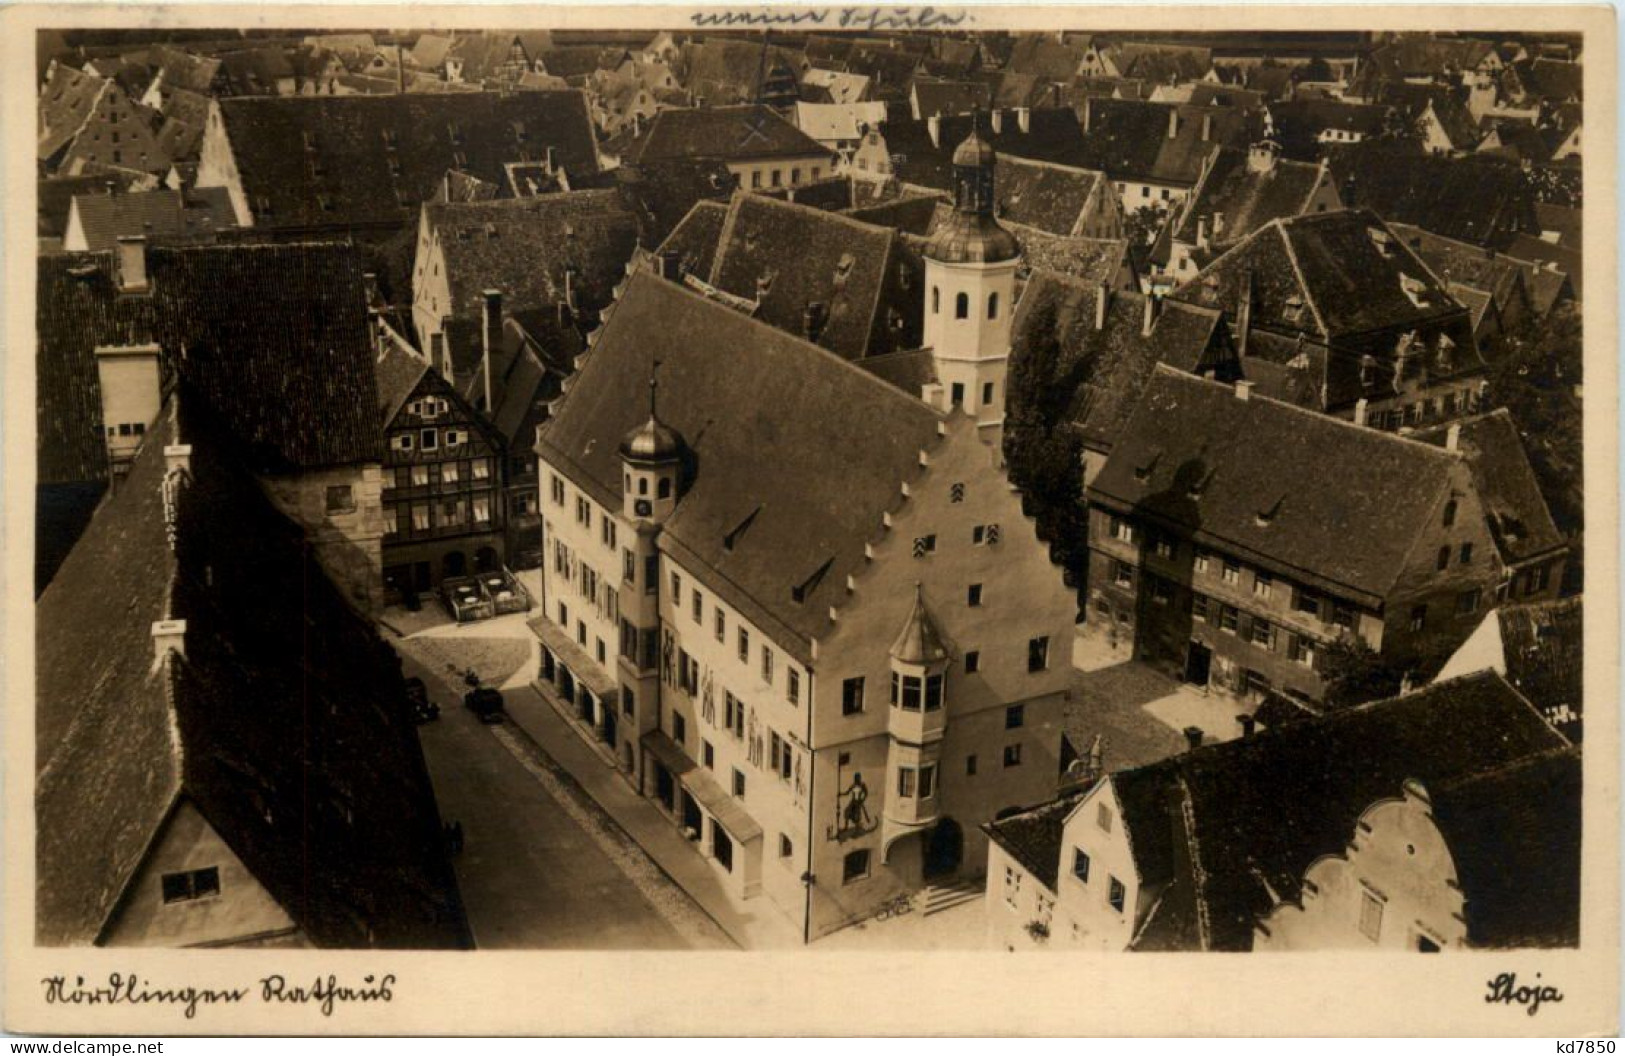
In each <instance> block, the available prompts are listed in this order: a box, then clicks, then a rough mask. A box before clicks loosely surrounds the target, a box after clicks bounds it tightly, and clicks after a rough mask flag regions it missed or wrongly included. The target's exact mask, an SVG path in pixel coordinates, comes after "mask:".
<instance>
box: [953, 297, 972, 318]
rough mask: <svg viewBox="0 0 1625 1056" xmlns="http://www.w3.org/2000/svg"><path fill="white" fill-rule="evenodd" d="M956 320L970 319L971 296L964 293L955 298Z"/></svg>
mask: <svg viewBox="0 0 1625 1056" xmlns="http://www.w3.org/2000/svg"><path fill="white" fill-rule="evenodd" d="M954 318H955V319H969V318H970V294H968V293H962V294H960V295H959V296H958V297H955V298H954Z"/></svg>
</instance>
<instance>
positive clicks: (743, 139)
mask: <svg viewBox="0 0 1625 1056" xmlns="http://www.w3.org/2000/svg"><path fill="white" fill-rule="evenodd" d="M828 154H829V151H828V149H827V148H826V147H824V146H822V145H821V144H819V142H818V141H817V140H815V139H813V138H811V137H810V136H808V135H807V134H806V133H805V132H802V131H801V130H800V129H799V128H797V127H796V126H795V125H792V124H791V123H790V122H789V121H786V120H785V119H784V118H782V117H780V116H779V115H778V114H777V113H775V112H774V111H773V110H772V108H770V107H766V106H761V105H758V104H747V105H743V106H716V107H708V108H705V109H700V110H692V109H688V110H662V111H660V112H659V113H657V114H655V117H654V121H653V122H652V123H651V124H650V125H649V131H648V132H647V133H646V134H645V135H644V137H643V139H642V140H641V142H640V144H639V146H638V147H637V148H636V150H635V152H634V155H633V157H632V159H631V160H632V161H633V162H634V163H644V162H650V161H657V160H661V159H665V158H678V157H682V158H719V159H724V160H734V159H741V160H742V159H746V158H779V157H782V158H800V157H809V156H810V157H814V158H817V157H823V156H826V155H828Z"/></svg>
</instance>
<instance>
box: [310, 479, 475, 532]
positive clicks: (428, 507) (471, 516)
mask: <svg viewBox="0 0 1625 1056" xmlns="http://www.w3.org/2000/svg"><path fill="white" fill-rule="evenodd" d="M342 486H343V487H348V485H342ZM334 490H336V489H333V488H329V489H328V492H329V499H328V512H329V513H333V512H339V511H340V510H342V509H344V507H343V506H339V507H335V506H334V505H333V497H332V492H333V491H334ZM349 501H350V506H349V508H350V509H353V508H354V501H353V500H349ZM393 509H394V516H389V515H387V514H386V515H385V517H384V534H385V535H412V534H413V533H416V532H428V531H434V530H436V529H440V528H462V527H473V528H487V527H490V524H491V496H490V495H489V494H488V493H487V494H480V495H472V496H467V497H459V498H455V499H446V500H444V501H441V502H413V503H405V502H402V503H395V504H393Z"/></svg>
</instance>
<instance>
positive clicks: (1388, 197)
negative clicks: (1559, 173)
mask: <svg viewBox="0 0 1625 1056" xmlns="http://www.w3.org/2000/svg"><path fill="white" fill-rule="evenodd" d="M1330 161H1331V166H1332V172H1333V174H1334V175H1335V176H1336V177H1337V188H1338V192H1339V193H1340V194H1342V196H1343V204H1344V205H1347V206H1349V207H1350V208H1354V207H1357V206H1358V207H1364V208H1367V209H1371V210H1373V211H1374V212H1376V213H1377V214H1378V215H1379V216H1381V217H1382V218H1383V219H1385V220H1395V221H1398V222H1400V223H1406V224H1415V225H1417V226H1418V227H1425V228H1427V229H1428V230H1429V231H1433V232H1435V233H1437V234H1440V235H1444V236H1445V237H1447V238H1455V239H1459V240H1461V241H1463V242H1471V243H1473V244H1475V245H1480V246H1496V247H1501V246H1504V245H1505V243H1506V241H1507V240H1508V239H1509V238H1510V237H1511V236H1512V233H1513V232H1517V231H1531V230H1535V220H1534V194H1533V193H1532V191H1531V188H1530V186H1529V183H1528V180H1527V179H1526V178H1525V176H1524V174H1523V173H1522V172H1521V171H1520V169H1519V167H1518V166H1517V165H1516V164H1512V163H1508V162H1506V161H1502V160H1500V159H1497V158H1494V157H1490V156H1483V155H1474V156H1469V157H1466V158H1446V157H1439V156H1437V155H1430V154H1424V153H1423V152H1422V150H1421V148H1420V147H1419V146H1418V145H1417V144H1416V143H1415V142H1413V141H1409V140H1397V141H1395V140H1376V141H1370V142H1365V143H1357V144H1354V145H1352V146H1346V147H1339V148H1336V149H1334V150H1333V151H1332V152H1331V154H1330Z"/></svg>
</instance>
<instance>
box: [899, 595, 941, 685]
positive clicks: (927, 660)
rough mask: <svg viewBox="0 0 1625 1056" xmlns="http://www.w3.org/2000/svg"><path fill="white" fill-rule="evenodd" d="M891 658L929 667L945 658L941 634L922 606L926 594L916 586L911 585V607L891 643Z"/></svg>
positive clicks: (900, 661)
mask: <svg viewBox="0 0 1625 1056" xmlns="http://www.w3.org/2000/svg"><path fill="white" fill-rule="evenodd" d="M891 657H892V659H893V660H896V661H898V662H899V663H904V664H919V665H922V666H930V665H932V664H939V663H941V662H942V661H944V660H946V659H948V646H947V645H945V644H944V643H943V640H942V632H941V631H939V630H937V623H936V621H935V620H933V619H932V618H931V613H930V611H929V610H927V609H926V607H925V595H924V594H923V593H922V592H921V590H920V585H919V584H918V583H916V584H914V608H913V609H911V610H910V611H909V614H908V620H907V621H906V622H904V624H903V629H902V630H901V631H900V632H898V635H897V638H896V640H895V641H893V642H892V643H891Z"/></svg>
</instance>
